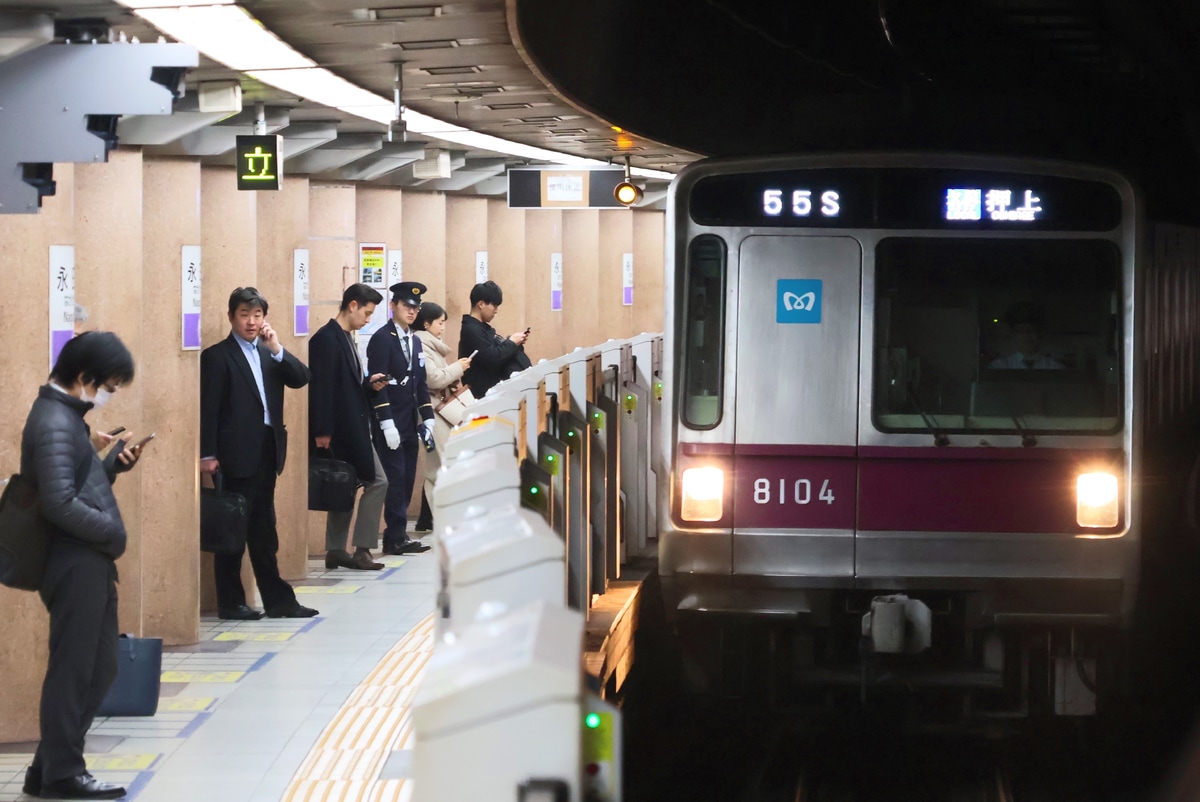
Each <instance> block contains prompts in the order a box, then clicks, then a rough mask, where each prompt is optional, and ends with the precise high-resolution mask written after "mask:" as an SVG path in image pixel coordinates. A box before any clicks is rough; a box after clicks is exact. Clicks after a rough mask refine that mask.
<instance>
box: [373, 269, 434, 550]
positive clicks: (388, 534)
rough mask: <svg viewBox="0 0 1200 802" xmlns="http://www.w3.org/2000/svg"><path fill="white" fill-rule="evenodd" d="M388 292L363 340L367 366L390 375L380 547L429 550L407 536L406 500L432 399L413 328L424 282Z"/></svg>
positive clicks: (427, 435)
mask: <svg viewBox="0 0 1200 802" xmlns="http://www.w3.org/2000/svg"><path fill="white" fill-rule="evenodd" d="M388 289H389V290H391V293H392V301H391V309H392V319H391V320H389V321H388V322H387V324H386V325H383V326H380V327H379V330H378V331H376V332H375V333H374V334H372V335H371V341H370V342H369V343H368V344H367V370H368V371H370V372H371V373H382V374H384V375H388V376H391V377H392V378H391V380H390V381H389V382H388V386H387V398H388V402H389V404H388V407H387V408H386V409H385V410H382V411H381V413H380V415H379V425H380V426H381V427H382V430H383V436H384V447H383V448H379V449H377V451H378V452H379V461H380V462H381V463H383V470H384V471H385V472H386V473H387V480H388V491H387V500H386V501H385V502H384V505H383V520H384V524H385V526H384V529H383V553H384V554H420V553H421V552H424V551H429V546H426V545H425V544H424V543H422V542H421V541H419V540H413V539H411V538H410V537H409V536H408V502H409V500H410V499H411V498H412V491H413V481H414V479H415V478H416V475H417V441H418V440H420V439H424V440H427V441H428V442H431V443H432V442H433V405H432V404H430V403H429V389H428V388H427V387H426V386H425V354H424V353H423V352H422V350H421V340H420V338H419V337H417V336H416V335H415V334H414V332H413V330H412V324H413V321H415V320H416V319H417V311H418V310H420V308H421V294H422V293H424V292H425V285H424V284H420V283H418V282H416V281H402V282H400V283H399V284H393V285H392V286H391V287H389V288H388Z"/></svg>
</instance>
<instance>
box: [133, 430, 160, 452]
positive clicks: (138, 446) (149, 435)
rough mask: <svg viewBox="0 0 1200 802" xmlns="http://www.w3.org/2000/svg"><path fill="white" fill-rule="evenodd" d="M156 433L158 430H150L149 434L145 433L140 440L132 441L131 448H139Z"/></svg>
mask: <svg viewBox="0 0 1200 802" xmlns="http://www.w3.org/2000/svg"><path fill="white" fill-rule="evenodd" d="M157 435H158V432H150V434H148V435H146V436H145V437H143V438H142V439H141V440H138V441H137V442H136V443H134V444H133V446H132V447H133V448H141V447H142V446H144V445H146V443H149V442H150V441H151V440H153V439H154V438H155V437H156V436H157Z"/></svg>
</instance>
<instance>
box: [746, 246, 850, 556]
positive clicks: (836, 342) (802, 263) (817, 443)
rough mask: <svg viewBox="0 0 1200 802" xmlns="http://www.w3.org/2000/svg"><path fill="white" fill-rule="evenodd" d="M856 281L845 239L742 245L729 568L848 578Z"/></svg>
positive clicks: (848, 247)
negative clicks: (733, 533) (732, 530)
mask: <svg viewBox="0 0 1200 802" xmlns="http://www.w3.org/2000/svg"><path fill="white" fill-rule="evenodd" d="M861 277H862V248H861V246H860V245H859V243H858V241H857V240H855V239H853V238H852V237H827V236H752V237H747V238H746V239H745V240H743V241H742V244H741V251H740V255H739V267H738V302H737V303H738V308H737V327H738V328H737V331H738V337H737V366H736V371H735V375H736V377H737V378H736V391H737V396H736V402H735V403H736V406H735V415H736V422H735V440H736V443H735V449H734V454H735V456H734V462H735V467H734V492H733V514H734V518H733V525H734V532H735V536H734V545H733V565H734V573H735V574H737V573H743V572H744V573H748V574H767V575H794V576H806V575H814V576H853V571H854V521H855V517H854V516H855V507H856V500H855V492H856V484H857V478H856V466H855V453H856V452H855V445H856V442H857V437H858V426H857V422H858V377H859V330H860V329H859V316H860V309H861V303H860V296H861V286H862V281H861Z"/></svg>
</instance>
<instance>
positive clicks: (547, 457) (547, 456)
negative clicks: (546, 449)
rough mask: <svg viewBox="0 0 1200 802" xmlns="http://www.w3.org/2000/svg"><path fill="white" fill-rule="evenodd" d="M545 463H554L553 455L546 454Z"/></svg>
mask: <svg viewBox="0 0 1200 802" xmlns="http://www.w3.org/2000/svg"><path fill="white" fill-rule="evenodd" d="M546 462H554V455H553V454H547V455H546Z"/></svg>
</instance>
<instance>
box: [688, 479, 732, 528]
mask: <svg viewBox="0 0 1200 802" xmlns="http://www.w3.org/2000/svg"><path fill="white" fill-rule="evenodd" d="M681 485H682V487H683V503H682V504H681V505H680V510H679V515H680V517H681V518H683V520H685V521H719V520H721V518H722V517H723V516H724V514H725V471H723V470H721V469H720V468H688V469H687V470H685V471H684V472H683V477H682V479H681Z"/></svg>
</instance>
